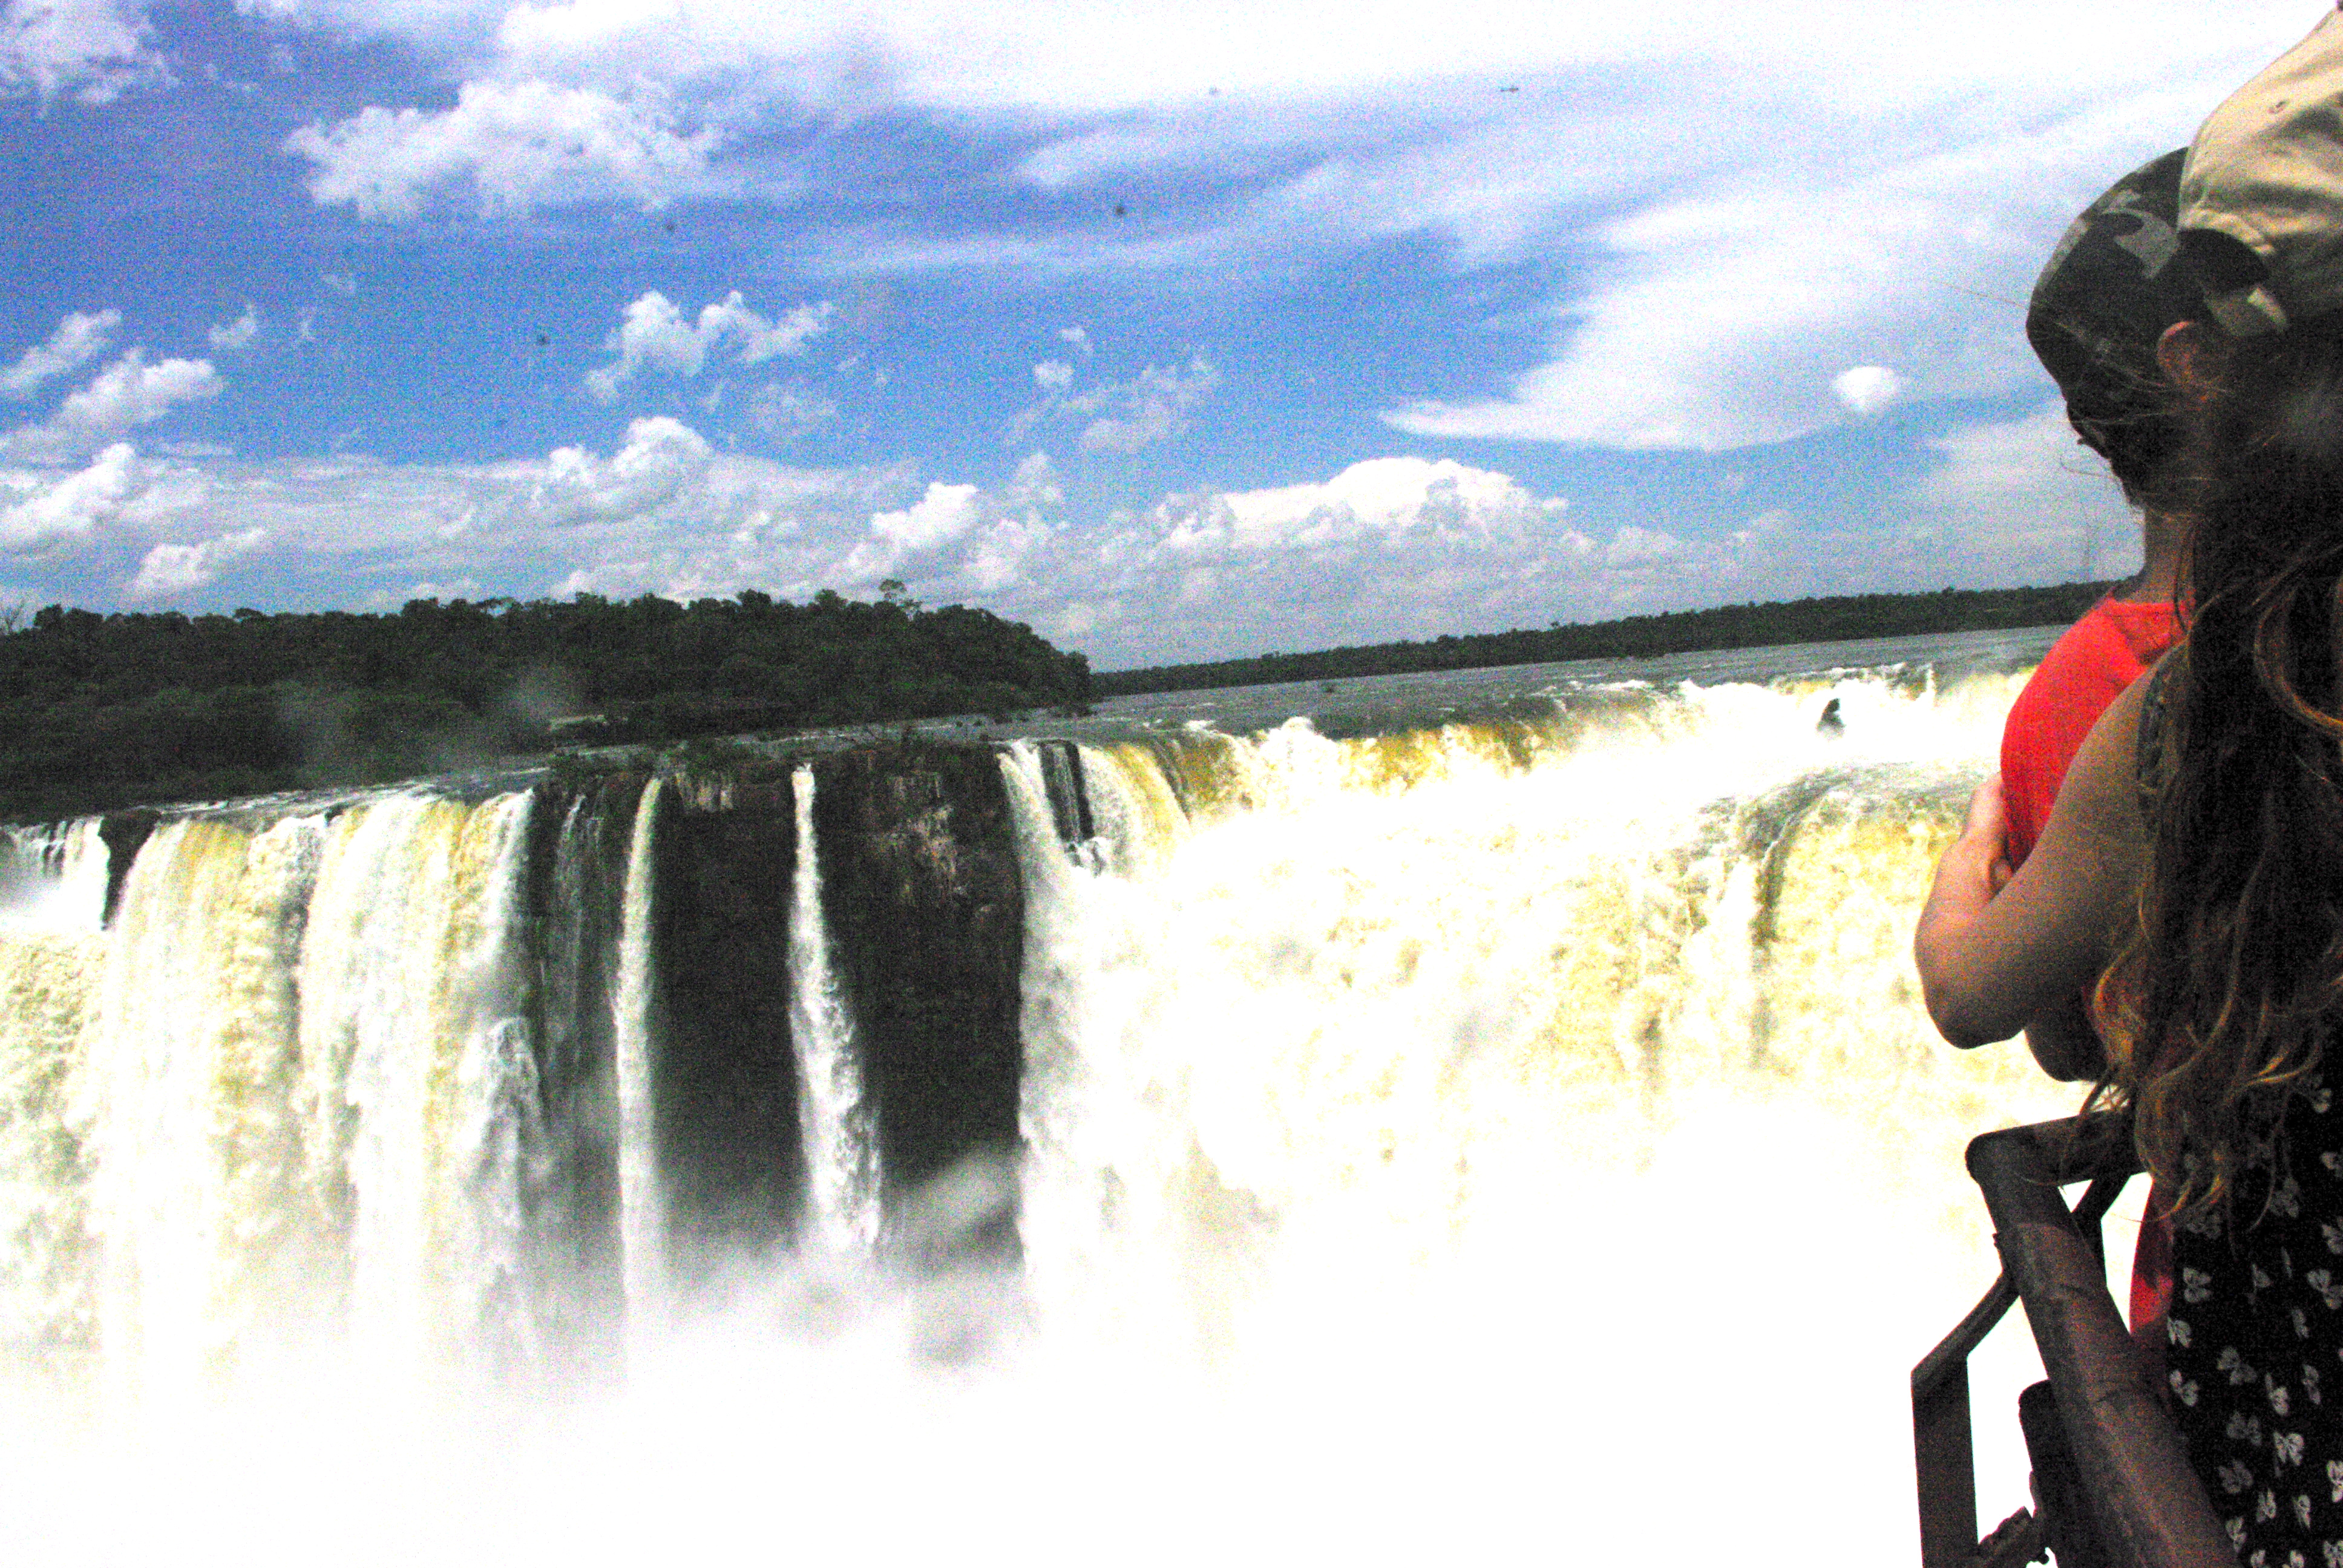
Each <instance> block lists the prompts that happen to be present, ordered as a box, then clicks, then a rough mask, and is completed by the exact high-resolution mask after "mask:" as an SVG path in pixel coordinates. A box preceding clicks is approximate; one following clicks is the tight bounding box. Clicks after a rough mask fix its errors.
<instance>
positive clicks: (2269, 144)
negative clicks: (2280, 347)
mask: <svg viewBox="0 0 2343 1568" xmlns="http://www.w3.org/2000/svg"><path fill="white" fill-rule="evenodd" d="M2180 228H2181V231H2182V235H2183V240H2182V243H2183V245H2184V246H2186V248H2187V252H2188V256H2189V259H2190V261H2191V262H2192V263H2194V264H2195V266H2196V268H2197V272H2198V273H2199V275H2200V276H2202V278H2203V282H2204V287H2205V292H2206V304H2207V308H2208V309H2209V310H2210V311H2211V313H2212V315H2213V317H2214V318H2215V319H2216V320H2217V321H2219V322H2220V324H2221V325H2222V326H2223V327H2227V329H2228V330H2229V331H2230V332H2232V333H2234V334H2236V335H2237V336H2238V337H2257V336H2259V335H2261V334H2263V333H2268V332H2283V331H2285V330H2286V328H2287V326H2288V323H2290V322H2292V321H2294V320H2297V319H2300V318H2303V317H2315V316H2323V315H2327V314H2328V313H2329V312H2332V311H2336V310H2338V309H2343V17H2338V15H2337V14H2336V13H2335V12H2332V11H2330V12H2328V14H2327V15H2326V16H2324V17H2322V18H2321V19H2320V21H2319V24H2318V26H2316V27H2314V28H2312V29H2311V32H2310V36H2308V38H2305V39H2304V40H2303V41H2302V42H2301V43H2299V44H2298V45H2295V46H2294V47H2293V48H2291V49H2289V50H2288V51H2287V52H2286V53H2285V54H2284V55H2280V56H2278V59H2277V60H2276V61H2275V62H2274V63H2273V64H2271V65H2270V66H2269V67H2268V69H2266V70H2264V71H2263V72H2262V73H2261V75H2258V76H2256V77H2255V78H2254V79H2253V80H2252V81H2250V82H2247V84H2246V85H2244V86H2242V87H2240V88H2238V89H2237V91H2236V92H2235V93H2233V94H2231V95H2229V97H2228V100H2227V102H2226V103H2224V104H2222V106H2220V107H2219V108H2217V109H2216V110H2214V111H2213V113H2212V116H2211V117H2210V118H2208V119H2207V120H2206V122H2205V125H2204V127H2203V128H2202V129H2200V130H2199V131H2198V132H2197V140H2196V141H2195V143H2194V144H2193V145H2191V146H2190V147H2189V149H2188V166H2187V170H2186V171H2185V172H2184V173H2183V174H2182V176H2181V180H2180Z"/></svg>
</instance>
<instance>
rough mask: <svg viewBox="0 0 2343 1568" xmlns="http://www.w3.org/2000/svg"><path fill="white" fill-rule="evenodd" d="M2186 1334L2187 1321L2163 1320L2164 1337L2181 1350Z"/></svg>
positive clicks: (2184, 1347)
mask: <svg viewBox="0 0 2343 1568" xmlns="http://www.w3.org/2000/svg"><path fill="white" fill-rule="evenodd" d="M2188 1332H2189V1331H2188V1320H2187V1319H2186V1318H2173V1317H2167V1318H2166V1319H2165V1320H2164V1335H2165V1337H2166V1338H2167V1339H2168V1340H2170V1341H2171V1342H2173V1343H2174V1344H2176V1345H2178V1346H2179V1347H2180V1348H2181V1349H2182V1350H2187V1348H2188ZM2337 1353H2338V1354H2343V1351H2338V1352H2337Z"/></svg>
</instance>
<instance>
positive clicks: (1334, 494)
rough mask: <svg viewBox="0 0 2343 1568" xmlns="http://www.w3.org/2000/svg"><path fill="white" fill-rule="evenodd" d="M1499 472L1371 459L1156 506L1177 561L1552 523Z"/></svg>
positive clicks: (1549, 503) (1552, 504)
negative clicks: (1302, 479) (1295, 481)
mask: <svg viewBox="0 0 2343 1568" xmlns="http://www.w3.org/2000/svg"><path fill="white" fill-rule="evenodd" d="M1563 512H1564V503H1563V502H1562V501H1561V500H1560V499H1559V498H1554V499H1547V500H1541V499H1540V498H1537V497H1535V496H1534V495H1532V494H1531V493H1530V492H1529V491H1527V490H1526V489H1524V488H1523V487H1521V486H1520V485H1519V484H1517V483H1515V482H1514V481H1513V478H1512V477H1509V476H1507V475H1504V474H1501V473H1497V472H1495V471H1493V470H1492V469H1487V468H1475V467H1468V466H1467V465H1465V464H1463V463H1459V462H1456V461H1455V460H1454V459H1453V458H1447V457H1443V458H1441V459H1439V460H1437V461H1432V460H1428V459H1425V458H1423V457H1370V458H1368V459H1367V460H1365V461H1364V462H1360V463H1353V464H1352V465H1351V466H1350V467H1347V468H1345V469H1343V470H1342V472H1341V473H1339V474H1336V475H1335V476H1334V477H1332V478H1331V479H1326V480H1322V481H1319V482H1316V483H1312V484H1302V485H1284V486H1280V487H1275V488H1272V489H1263V490H1241V491H1236V492H1233V493H1231V494H1227V495H1213V496H1202V497H1186V498H1182V497H1174V498H1169V499H1167V500H1166V501H1165V502H1164V503H1163V504H1162V505H1161V506H1160V507H1158V508H1156V512H1155V514H1154V515H1155V517H1156V518H1157V520H1158V523H1159V526H1161V528H1162V530H1163V532H1162V546H1163V548H1166V549H1169V550H1172V551H1175V552H1178V553H1182V554H1193V553H1197V552H1204V551H1214V550H1223V549H1247V550H1262V549H1288V548H1312V547H1315V546H1322V545H1332V544H1345V543H1350V542H1352V541H1355V540H1359V539H1363V538H1393V537H1396V536H1400V535H1405V534H1421V535H1423V537H1425V538H1433V539H1440V540H1446V541H1451V542H1455V541H1463V540H1474V539H1483V538H1487V537H1488V536H1490V535H1491V534H1493V533H1507V534H1514V535H1518V534H1520V533H1522V532H1523V530H1525V529H1531V528H1537V527H1540V526H1542V525H1543V524H1544V522H1546V521H1547V520H1549V519H1552V518H1558V517H1560V516H1561V515H1562V513H1563Z"/></svg>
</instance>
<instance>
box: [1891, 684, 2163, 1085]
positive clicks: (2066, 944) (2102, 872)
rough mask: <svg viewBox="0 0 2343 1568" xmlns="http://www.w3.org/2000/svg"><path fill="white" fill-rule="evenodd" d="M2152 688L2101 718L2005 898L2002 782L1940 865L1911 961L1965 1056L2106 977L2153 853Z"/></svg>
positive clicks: (2139, 687)
mask: <svg viewBox="0 0 2343 1568" xmlns="http://www.w3.org/2000/svg"><path fill="white" fill-rule="evenodd" d="M2146 687H2147V682H2146V681H2138V682H2135V683H2134V684H2133V686H2132V688H2131V689H2130V690H2128V691H2127V692H2125V693H2124V695H2123V696H2121V697H2120V698H2118V699H2116V701H2115V703H2114V704H2113V705H2112V706H2111V707H2109V708H2108V709H2107V712H2106V713H2104V714H2102V715H2101V716H2100V718H2099V722H2098V723H2097V725H2096V726H2095V727H2094V728H2093V729H2092V730H2091V733H2090V736H2089V738H2088V739H2086V740H2085V741H2084V742H2083V747H2082V749H2081V750H2080V751H2078V752H2077V754H2076V757H2075V761H2074V765H2073V766H2072V767H2071V768H2069V769H2067V772H2066V781H2065V783H2064V784H2063V785H2062V786H2061V787H2060V789H2059V791H2058V803H2057V805H2056V808H2055V809H2053V810H2052V811H2051V813H2050V820H2049V822H2048V823H2047V824H2046V826H2045V827H2044V829H2043V830H2042V840H2041V842H2040V843H2039V844H2037V845H2036V847H2035V850H2034V853H2033V855H2032V856H2031V857H2029V858H2028V859H2027V860H2026V864H2025V865H2024V866H2023V867H2021V868H2020V869H2018V871H2017V874H2016V876H2015V877H2013V878H2011V879H2010V880H2009V882H2008V885H2007V886H2006V887H2004V888H2000V889H1998V890H1997V891H1996V880H1997V879H1996V876H1995V863H1996V860H1997V859H1999V857H2000V855H2001V852H2002V850H2001V843H2002V837H2003V825H2002V820H2001V814H2000V792H1999V787H1998V783H1997V781H1989V782H1988V783H1987V785H1986V788H1985V789H1980V790H1979V791H1978V799H1976V801H1974V802H1973V803H1972V805H1971V809H1970V812H1969V819H1968V821H1967V822H1966V824H1965V825H1964V826H1963V828H1962V829H1961V836H1960V837H1959V838H1958V839H1956V840H1954V842H1953V846H1952V848H1951V849H1947V850H1946V851H1945V856H1944V859H1942V860H1940V861H1938V862H1937V865H1936V884H1935V886H1934V887H1932V888H1931V889H1930V890H1929V892H1928V901H1927V904H1926V907H1925V908H1924V909H1923V910H1922V911H1921V914H1920V925H1919V930H1918V931H1917V932H1916V934H1915V936H1914V939H1913V953H1914V956H1915V958H1916V959H1917V960H1918V962H1919V967H1920V983H1921V986H1922V988H1923V990H1925V991H1926V995H1927V1000H1928V1014H1929V1016H1930V1017H1931V1018H1933V1019H1935V1020H1936V1028H1937V1029H1938V1030H1941V1031H1942V1032H1943V1034H1944V1036H1945V1038H1946V1040H1951V1041H1952V1042H1953V1043H1954V1044H1955V1045H1957V1046H1962V1047H1964V1048H1966V1047H1969V1046H1976V1045H1983V1044H1985V1043H1986V1042H1987V1041H1989V1040H2006V1039H2008V1038H2009V1037H2010V1036H2011V1035H2013V1034H2015V1033H2016V1032H2017V1031H2018V1030H2020V1029H2022V1028H2024V1027H2025V1026H2026V1023H2027V1022H2028V1020H2032V1019H2035V1018H2036V1017H2038V1016H2041V1015H2043V1014H2046V1013H2048V1012H2050V1011H2051V1010H2053V1009H2055V1008H2056V1007H2058V1006H2061V1005H2063V1004H2065V1003H2066V1001H2067V999H2070V998H2075V997H2079V996H2080V995H2081V994H2082V992H2083V990H2084V989H2085V988H2086V987H2087V986H2089V985H2091V984H2092V983H2093V982H2095V981H2096V980H2097V978H2098V975H2099V972H2100V971H2101V970H2104V969H2105V968H2106V967H2107V959H2108V956H2109V949H2110V943H2111V941H2112V939H2113V937H2114V934H2115V932H2116V931H2117V929H2118V926H2119V923H2120V921H2121V920H2122V919H2123V917H2124V915H2125V913H2126V911H2127V910H2128V909H2129V908H2130V904H2131V900H2132V897H2133V894H2134V891H2135V890H2136V889H2137V886H2138V880H2139V869H2140V864H2141V861H2142V859H2143V858H2144V856H2145V853H2146V847H2147V825H2146V823H2145V822H2144V821H2143V820H2142V819H2141V817H2140V812H2139V796H2138V786H2137V780H2136V779H2135V777H2134V770H2133V769H2134V762H2133V750H2134V748H2135V746H2136V745H2137V736H2138V730H2139V709H2140V700H2141V697H2142V695H2143V693H2144V691H2145V689H2146ZM2045 1066H2048V1063H2045Z"/></svg>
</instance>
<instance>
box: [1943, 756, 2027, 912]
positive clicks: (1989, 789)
mask: <svg viewBox="0 0 2343 1568" xmlns="http://www.w3.org/2000/svg"><path fill="white" fill-rule="evenodd" d="M1956 848H1966V849H1968V851H1969V852H1970V853H1973V854H1976V855H1978V856H1979V857H1980V858H1981V859H1983V861H1984V864H1985V876H1986V898H1987V899H1988V900H1990V899H1991V898H1993V897H1994V895H1996V893H1999V892H2000V891H2001V890H2002V889H2004V888H2006V887H2007V886H2009V879H2010V878H2011V877H2013V876H2015V875H2016V869H2015V868H2014V867H2012V866H2011V865H2010V863H2009V802H2008V800H2007V799H2006V797H2005V796H2004V794H2003V792H2002V784H2001V775H2000V774H1998V773H1996V774H1993V775H1991V776H1989V777H1988V778H1987V779H1986V781H1985V782H1984V783H1982V784H1980V785H1978V786H1977V787H1976V794H1974V795H1971V796H1970V797H1969V812H1968V816H1967V817H1966V819H1964V820H1963V821H1962V823H1961V836H1960V839H1959V842H1958V844H1957V845H1956Z"/></svg>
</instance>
